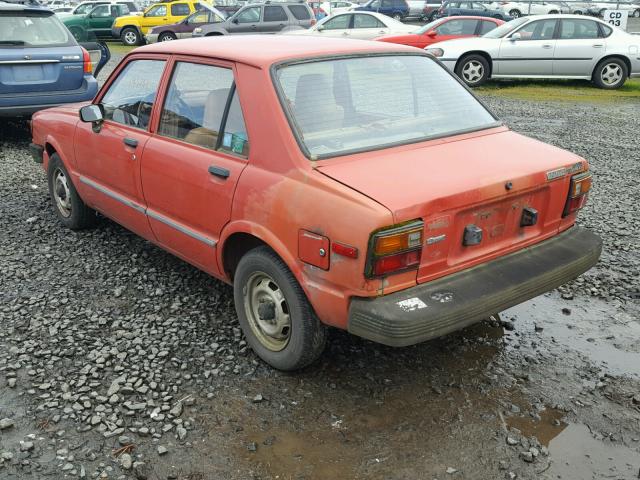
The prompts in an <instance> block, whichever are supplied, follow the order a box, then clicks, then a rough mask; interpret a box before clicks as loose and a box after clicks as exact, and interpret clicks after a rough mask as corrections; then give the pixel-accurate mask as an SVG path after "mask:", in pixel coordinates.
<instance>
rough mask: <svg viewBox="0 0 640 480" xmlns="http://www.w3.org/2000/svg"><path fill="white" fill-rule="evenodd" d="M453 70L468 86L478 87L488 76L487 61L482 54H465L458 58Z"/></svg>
mask: <svg viewBox="0 0 640 480" xmlns="http://www.w3.org/2000/svg"><path fill="white" fill-rule="evenodd" d="M455 72H456V75H458V77H460V79H461V80H462V81H463V82H464V83H466V84H467V85H469V86H470V87H478V86H480V85H482V84H483V83H485V82H486V81H487V80H488V78H489V62H487V59H486V58H484V57H483V56H482V55H475V54H471V55H467V56H466V57H463V58H462V60H460V62H459V63H458V65H457V66H456V69H455Z"/></svg>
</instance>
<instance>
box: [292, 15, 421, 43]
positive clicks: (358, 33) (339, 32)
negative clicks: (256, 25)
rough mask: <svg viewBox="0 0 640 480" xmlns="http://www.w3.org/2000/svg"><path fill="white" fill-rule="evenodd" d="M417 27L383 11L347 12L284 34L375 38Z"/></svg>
mask: <svg viewBox="0 0 640 480" xmlns="http://www.w3.org/2000/svg"><path fill="white" fill-rule="evenodd" d="M417 28H418V27H416V26H415V25H405V24H404V23H401V22H398V21H396V20H394V19H393V18H391V17H387V16H386V15H383V14H381V13H376V12H347V13H339V14H337V15H331V16H330V17H325V18H323V19H322V20H320V21H319V22H318V23H317V24H315V25H314V26H313V27H311V28H308V29H301V30H289V31H286V32H282V35H316V36H322V37H340V38H355V39H359V40H373V39H374V38H376V37H379V36H381V35H395V34H402V33H409V32H413V31H414V30H416V29H417Z"/></svg>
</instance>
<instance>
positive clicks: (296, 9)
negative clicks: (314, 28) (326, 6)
mask: <svg viewBox="0 0 640 480" xmlns="http://www.w3.org/2000/svg"><path fill="white" fill-rule="evenodd" d="M289 11H291V14H292V15H293V16H294V17H295V19H296V20H309V19H310V18H311V15H310V14H309V9H308V8H307V7H305V6H304V5H289Z"/></svg>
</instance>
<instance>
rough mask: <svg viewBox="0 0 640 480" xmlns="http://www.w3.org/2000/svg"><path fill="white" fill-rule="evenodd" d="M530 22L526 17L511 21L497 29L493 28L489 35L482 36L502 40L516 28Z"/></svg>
mask: <svg viewBox="0 0 640 480" xmlns="http://www.w3.org/2000/svg"><path fill="white" fill-rule="evenodd" d="M529 20H530V18H528V17H520V18H516V19H515V20H511V21H510V22H507V23H503V24H502V25H500V26H499V27H496V28H494V29H493V30H491V31H490V32H489V33H485V34H484V35H483V37H484V38H502V37H504V36H505V35H507V34H509V33H510V32H513V31H514V30H515V29H516V28H518V27H519V26H520V25H522V24H523V23H526V22H528V21H529Z"/></svg>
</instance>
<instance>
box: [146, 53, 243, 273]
mask: <svg viewBox="0 0 640 480" xmlns="http://www.w3.org/2000/svg"><path fill="white" fill-rule="evenodd" d="M156 131H157V135H154V136H153V137H152V138H151V139H150V140H149V142H148V143H147V145H146V146H145V150H144V153H143V157H142V174H141V176H142V186H143V189H144V195H145V199H146V202H147V215H148V217H149V222H150V224H151V228H152V229H153V232H154V234H155V236H156V238H157V239H158V241H159V242H160V243H161V244H162V245H163V246H164V247H166V248H167V249H169V250H170V251H172V252H174V253H176V254H177V255H179V256H180V257H182V258H184V259H186V260H187V261H189V262H191V263H192V264H194V265H196V266H198V267H200V268H202V269H204V270H205V271H208V272H210V273H212V274H216V273H217V271H218V270H217V266H216V261H215V246H216V242H217V241H218V239H219V237H220V232H221V231H222V228H223V227H224V225H225V224H226V223H227V222H228V221H229V219H230V216H231V206H232V200H233V193H234V191H235V186H236V183H237V181H238V179H239V178H240V174H241V173H242V170H243V169H244V168H245V166H246V165H247V159H248V155H249V137H248V133H247V130H246V127H245V124H244V117H243V115H242V109H241V108H240V98H239V96H238V92H237V91H236V88H235V83H234V73H233V69H232V66H231V65H230V64H226V63H222V62H221V63H215V62H211V63H196V62H193V61H192V60H191V59H189V58H188V57H185V58H177V59H176V63H175V65H174V67H173V73H172V75H171V78H170V80H169V83H168V86H167V93H166V95H165V97H164V104H163V105H162V108H161V110H160V116H159V121H158V125H157V128H156Z"/></svg>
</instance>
